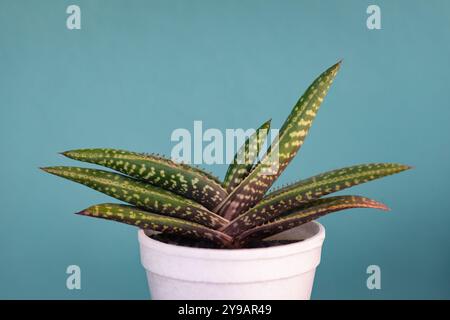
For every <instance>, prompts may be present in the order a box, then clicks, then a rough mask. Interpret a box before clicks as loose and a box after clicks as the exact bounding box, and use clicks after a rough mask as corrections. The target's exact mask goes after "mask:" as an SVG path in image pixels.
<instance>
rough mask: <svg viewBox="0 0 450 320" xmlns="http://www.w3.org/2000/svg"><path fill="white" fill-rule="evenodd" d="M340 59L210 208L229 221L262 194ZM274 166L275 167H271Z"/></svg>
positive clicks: (297, 142) (296, 143) (302, 133)
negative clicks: (239, 178)
mask: <svg viewBox="0 0 450 320" xmlns="http://www.w3.org/2000/svg"><path fill="white" fill-rule="evenodd" d="M339 67H340V62H339V63H337V64H335V65H333V66H332V67H330V68H329V69H328V70H326V71H325V72H324V73H322V74H321V75H320V76H319V77H318V78H317V79H316V80H315V81H314V82H313V83H312V84H311V85H310V86H309V88H308V89H307V90H306V92H305V93H304V94H303V96H302V97H301V98H300V100H299V101H298V102H297V104H296V105H295V107H294V108H293V110H292V112H291V113H290V115H289V117H288V118H287V119H286V121H285V122H284V124H283V126H282V127H281V129H280V133H279V135H278V137H277V138H276V139H275V140H274V141H273V143H272V145H271V147H270V148H269V150H268V152H267V153H266V155H265V156H264V157H263V159H262V161H261V162H260V163H259V164H258V165H257V166H255V168H254V169H253V170H252V172H251V173H250V174H249V175H248V176H247V177H246V178H245V179H244V181H242V182H241V183H240V184H239V186H237V187H236V188H235V189H234V190H233V192H231V193H230V194H229V196H228V197H227V199H226V200H225V201H223V202H222V203H221V204H220V205H219V206H218V207H217V208H216V209H215V210H214V211H215V212H219V214H221V215H222V216H224V217H225V218H227V219H229V220H231V219H233V218H235V217H236V216H237V215H239V214H240V213H241V212H245V211H247V210H248V209H249V208H251V207H253V206H254V205H255V204H256V203H257V202H258V201H259V200H261V199H262V198H263V197H264V194H265V193H266V191H267V190H268V189H269V188H270V187H271V186H272V184H273V183H274V181H275V180H276V179H277V178H278V177H279V176H280V174H281V173H282V172H283V170H284V169H285V168H286V166H287V165H288V164H289V162H290V161H291V160H292V159H293V158H294V156H295V155H296V154H297V152H298V150H299V149H300V147H301V146H302V144H303V142H304V139H305V137H306V135H307V133H308V131H309V129H310V127H311V124H312V122H313V120H314V118H315V117H316V114H317V111H318V110H319V107H320V105H321V103H322V101H323V99H324V97H325V95H326V94H327V92H328V90H329V88H330V86H331V84H332V82H333V80H334V78H335V76H336V74H337V72H338V70H339ZM274 166H275V167H274Z"/></svg>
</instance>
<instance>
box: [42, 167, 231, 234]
mask: <svg viewBox="0 0 450 320" xmlns="http://www.w3.org/2000/svg"><path fill="white" fill-rule="evenodd" d="M42 170H44V171H46V172H48V173H51V174H54V175H57V176H60V177H63V178H66V179H69V180H72V181H75V182H78V183H81V184H84V185H85V186H88V187H90V188H92V189H95V190H97V191H100V192H103V193H105V194H107V195H109V196H111V197H114V198H116V199H119V200H122V201H125V202H128V203H130V204H133V205H135V206H138V207H141V208H145V209H148V210H151V211H154V212H157V213H161V214H164V215H168V216H172V217H176V218H181V219H185V220H188V221H193V222H197V223H200V224H202V225H205V226H208V227H210V228H213V229H217V228H220V227H223V226H224V225H226V224H227V223H228V221H227V220H225V219H224V218H222V217H221V216H219V215H217V214H215V213H213V212H211V211H209V210H208V209H206V208H205V207H203V206H202V205H200V204H198V203H196V202H194V201H192V200H189V199H186V198H183V197H181V196H179V195H176V194H175V193H172V192H170V191H167V190H164V189H161V188H158V187H155V186H153V185H150V184H147V183H144V182H141V181H138V180H136V179H133V178H130V177H127V176H124V175H121V174H118V173H114V172H109V171H104V170H97V169H87V168H78V167H47V168H42Z"/></svg>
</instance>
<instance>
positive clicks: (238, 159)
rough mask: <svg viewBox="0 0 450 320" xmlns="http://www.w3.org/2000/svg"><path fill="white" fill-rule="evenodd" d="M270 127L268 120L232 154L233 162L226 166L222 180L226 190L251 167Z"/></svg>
mask: <svg viewBox="0 0 450 320" xmlns="http://www.w3.org/2000/svg"><path fill="white" fill-rule="evenodd" d="M269 129H270V120H269V121H267V122H265V123H264V124H263V125H262V126H261V127H259V128H258V129H257V130H256V131H255V133H254V134H252V135H251V136H250V137H248V138H247V140H246V141H245V143H244V144H243V145H242V146H241V148H240V149H239V150H238V152H237V153H236V155H235V156H234V159H233V162H232V163H231V164H230V165H229V166H228V170H227V173H226V174H225V179H224V182H223V185H224V187H225V188H226V190H227V192H231V191H233V189H234V188H235V187H236V186H237V185H239V183H241V182H242V180H244V178H245V177H246V176H248V174H249V173H250V171H251V169H252V168H253V164H254V162H255V159H256V158H257V157H258V154H259V152H260V150H261V148H262V147H263V145H264V143H265V141H266V138H267V135H268V132H269Z"/></svg>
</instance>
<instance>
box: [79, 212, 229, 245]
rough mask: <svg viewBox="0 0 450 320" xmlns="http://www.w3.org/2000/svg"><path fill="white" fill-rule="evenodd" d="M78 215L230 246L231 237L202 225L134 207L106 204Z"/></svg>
mask: <svg viewBox="0 0 450 320" xmlns="http://www.w3.org/2000/svg"><path fill="white" fill-rule="evenodd" d="M78 214H81V215H85V216H90V217H96V218H102V219H108V220H114V221H118V222H122V223H126V224H130V225H134V226H137V227H139V228H141V229H144V230H153V231H157V232H162V233H163V234H170V235H179V236H183V237H188V238H196V239H201V240H203V239H205V240H209V241H213V242H215V243H219V244H229V243H230V242H231V237H230V236H227V235H226V234H223V233H221V232H219V231H217V230H213V229H210V228H207V227H205V226H203V225H201V224H198V223H194V222H189V221H186V220H182V219H177V218H172V217H166V216H162V215H160V214H155V213H151V212H147V211H143V210H140V209H138V208H136V207H133V206H128V205H121V204H114V203H105V204H99V205H95V206H92V207H89V208H87V209H85V210H83V211H81V212H78Z"/></svg>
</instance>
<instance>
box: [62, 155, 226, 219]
mask: <svg viewBox="0 0 450 320" xmlns="http://www.w3.org/2000/svg"><path fill="white" fill-rule="evenodd" d="M62 154H63V155H65V156H66V157H68V158H71V159H75V160H79V161H84V162H89V163H94V164H98V165H101V166H104V167H107V168H111V169H113V170H116V171H119V172H121V173H123V174H126V175H128V176H130V177H133V178H136V179H138V180H141V181H145V182H148V183H151V184H153V185H155V186H157V187H160V188H163V189H166V190H169V191H172V192H174V193H176V194H178V195H181V196H183V197H186V198H189V199H192V200H195V201H196V202H198V203H201V204H202V205H203V206H205V207H206V208H208V209H210V210H211V209H213V208H215V207H216V206H217V205H218V204H220V203H221V202H222V201H223V200H224V199H225V198H226V196H227V192H226V191H225V189H224V188H223V187H222V186H221V184H220V182H219V181H218V180H217V179H216V178H214V177H213V176H212V175H210V174H208V173H206V172H204V171H202V170H200V169H199V168H195V167H192V166H189V165H186V164H179V163H175V162H173V161H172V160H169V159H166V158H163V157H161V156H155V155H148V154H142V153H137V152H130V151H125V150H117V149H79V150H71V151H66V152H63V153H62Z"/></svg>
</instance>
